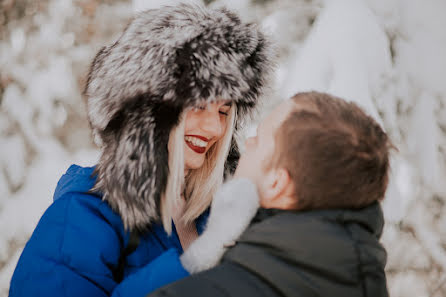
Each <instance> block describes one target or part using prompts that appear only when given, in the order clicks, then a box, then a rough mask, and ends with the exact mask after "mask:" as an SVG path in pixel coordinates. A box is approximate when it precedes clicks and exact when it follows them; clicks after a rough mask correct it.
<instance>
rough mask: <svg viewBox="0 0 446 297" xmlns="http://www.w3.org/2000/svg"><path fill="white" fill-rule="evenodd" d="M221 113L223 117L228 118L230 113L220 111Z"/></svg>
mask: <svg viewBox="0 0 446 297" xmlns="http://www.w3.org/2000/svg"><path fill="white" fill-rule="evenodd" d="M219 112H220V114H222V115H225V116H227V115H228V113H227V112H225V111H219Z"/></svg>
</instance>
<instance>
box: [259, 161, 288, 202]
mask: <svg viewBox="0 0 446 297" xmlns="http://www.w3.org/2000/svg"><path fill="white" fill-rule="evenodd" d="M261 188H262V189H261V191H262V196H263V199H262V200H263V203H262V204H263V205H262V207H264V208H277V209H292V208H293V206H294V205H296V197H294V195H293V194H294V190H293V189H294V187H293V182H292V180H291V177H290V174H289V173H288V170H286V169H284V168H276V169H272V170H270V171H269V172H268V173H267V174H266V177H265V179H264V183H263V185H262V186H261Z"/></svg>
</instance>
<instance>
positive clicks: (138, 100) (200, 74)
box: [10, 5, 271, 296]
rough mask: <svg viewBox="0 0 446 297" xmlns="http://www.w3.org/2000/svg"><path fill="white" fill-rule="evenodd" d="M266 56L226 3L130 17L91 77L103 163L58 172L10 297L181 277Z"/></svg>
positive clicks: (113, 289)
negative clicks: (60, 174)
mask: <svg viewBox="0 0 446 297" xmlns="http://www.w3.org/2000/svg"><path fill="white" fill-rule="evenodd" d="M270 55H271V54H270V45H269V43H268V41H267V40H266V39H265V37H264V35H263V34H262V33H261V32H260V31H259V30H258V29H257V28H256V27H255V26H253V25H252V24H245V23H243V22H241V21H240V19H239V18H238V17H237V15H235V14H234V13H232V12H230V11H228V10H226V9H221V10H208V9H205V8H202V7H198V6H190V5H180V6H177V7H164V8H161V9H158V10H149V11H146V12H143V13H141V14H139V15H138V16H137V17H135V18H134V20H133V21H132V22H131V23H130V24H129V26H128V27H127V28H126V29H125V31H124V33H123V34H122V35H121V37H120V38H119V39H118V40H117V41H116V42H115V43H113V44H112V45H110V46H106V47H104V48H102V49H101V50H100V51H99V53H98V54H97V56H96V57H95V59H94V61H93V63H92V66H91V69H90V72H89V75H88V81H87V86H86V89H85V95H86V98H87V105H88V118H89V121H90V124H91V127H92V130H93V133H94V135H95V138H96V139H97V140H98V141H99V142H100V144H101V148H102V155H101V158H100V161H99V163H98V164H97V166H95V167H94V168H82V167H79V166H75V165H73V166H71V167H70V168H69V169H68V171H67V173H66V174H65V175H64V176H63V177H62V178H61V179H60V181H59V183H58V186H57V189H56V192H55V194H54V199H55V201H54V203H53V204H52V205H51V206H50V207H49V208H48V210H47V211H46V212H45V214H44V215H43V217H42V218H41V220H40V222H39V224H38V225H37V227H36V229H35V231H34V233H33V235H32V237H31V238H30V240H29V242H28V243H27V245H26V247H25V249H24V251H23V253H22V255H21V257H20V260H19V262H18V265H17V267H16V270H15V272H14V275H13V278H12V280H11V287H10V296H29V295H32V296H40V295H42V296H43V295H44V296H111V295H114V296H119V295H132V296H139V295H141V296H144V295H145V294H146V293H148V292H150V291H151V290H153V289H155V288H157V287H158V286H161V285H163V284H165V283H168V282H171V281H174V280H176V279H179V278H181V277H184V276H186V275H187V272H186V271H185V270H184V268H183V267H182V266H181V263H180V261H179V255H180V254H181V253H182V252H183V250H185V249H186V248H187V247H188V245H189V244H190V243H191V242H192V241H193V240H194V239H195V238H196V237H197V236H198V234H200V233H201V232H202V230H203V226H204V223H205V222H206V218H207V211H206V210H207V209H208V207H209V205H210V203H211V200H212V197H213V194H214V192H215V191H216V189H217V188H218V187H219V185H220V184H221V182H222V179H223V175H224V172H225V169H226V171H227V172H231V171H232V169H233V168H234V167H235V162H236V160H237V155H238V153H237V147H236V145H235V141H234V140H233V135H234V131H235V130H237V128H238V126H239V123H240V120H241V119H243V118H244V117H246V116H247V115H248V114H249V113H250V112H251V111H252V110H253V109H254V107H255V106H256V104H257V101H258V97H259V96H260V94H261V92H262V90H263V88H264V85H265V82H266V80H267V76H268V74H269V73H270V68H271V67H270V58H271V56H270ZM228 154H229V156H228ZM172 220H173V222H174V224H173V225H172ZM129 283H130V284H131V285H129Z"/></svg>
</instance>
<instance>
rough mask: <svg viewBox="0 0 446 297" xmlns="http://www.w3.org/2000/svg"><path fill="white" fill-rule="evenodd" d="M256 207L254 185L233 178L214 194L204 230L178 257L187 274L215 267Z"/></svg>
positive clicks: (257, 204) (256, 200)
mask: <svg viewBox="0 0 446 297" xmlns="http://www.w3.org/2000/svg"><path fill="white" fill-rule="evenodd" d="M258 207H259V198H258V194H257V189H256V185H255V184H254V183H253V182H251V181H250V180H248V179H245V178H236V179H233V180H232V181H230V182H228V183H226V184H225V185H223V186H222V188H221V189H220V190H219V191H218V192H217V193H216V195H215V197H214V199H213V201H212V206H211V213H210V215H209V219H208V223H207V226H206V230H205V231H204V232H203V234H202V235H201V236H200V237H198V239H197V240H195V241H194V242H193V243H192V244H191V245H190V246H189V248H188V249H187V250H186V251H185V252H184V254H183V255H182V256H181V257H180V260H181V263H182V264H183V266H184V268H185V269H186V270H188V271H189V272H190V273H196V272H200V271H203V270H206V269H209V268H211V267H213V266H215V265H216V264H217V263H218V262H219V261H220V258H221V256H222V255H223V253H224V252H225V251H226V249H227V247H228V246H230V245H232V244H233V243H234V242H235V241H236V240H237V239H238V238H239V237H240V235H241V234H242V233H243V232H244V231H245V229H246V228H247V227H248V225H249V223H250V222H251V220H252V218H253V217H254V215H255V214H256V212H257V209H258Z"/></svg>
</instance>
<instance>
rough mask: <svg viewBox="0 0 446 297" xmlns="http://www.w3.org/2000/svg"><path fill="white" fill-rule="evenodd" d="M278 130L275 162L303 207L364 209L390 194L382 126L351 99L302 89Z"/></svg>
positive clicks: (386, 140)
mask: <svg viewBox="0 0 446 297" xmlns="http://www.w3.org/2000/svg"><path fill="white" fill-rule="evenodd" d="M291 100H293V101H294V103H295V104H296V109H295V110H293V111H291V112H290V114H289V115H288V117H287V119H286V120H285V121H284V122H283V124H282V125H281V127H280V128H279V129H278V131H277V133H276V152H275V156H277V157H276V158H275V159H274V160H273V163H272V165H273V166H274V167H276V168H277V167H282V168H285V169H287V171H288V172H289V174H290V177H291V179H292V180H293V183H294V186H295V191H296V196H297V209H299V210H310V209H324V208H360V207H364V206H367V205H369V204H371V203H373V202H374V201H381V200H382V199H383V198H384V195H385V191H386V188H387V183H388V171H389V149H390V148H391V147H392V145H391V143H390V141H389V139H388V137H387V135H386V133H385V132H384V131H383V130H382V128H381V127H380V125H379V124H378V123H377V122H376V121H375V120H374V119H373V118H372V117H370V116H369V115H367V114H366V113H365V112H364V111H363V110H362V109H361V108H359V107H358V106H357V105H356V104H354V103H351V102H346V101H345V100H343V99H340V98H336V97H333V96H331V95H328V94H325V93H318V92H309V93H299V94H297V95H295V96H294V97H293V98H292V99H291Z"/></svg>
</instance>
